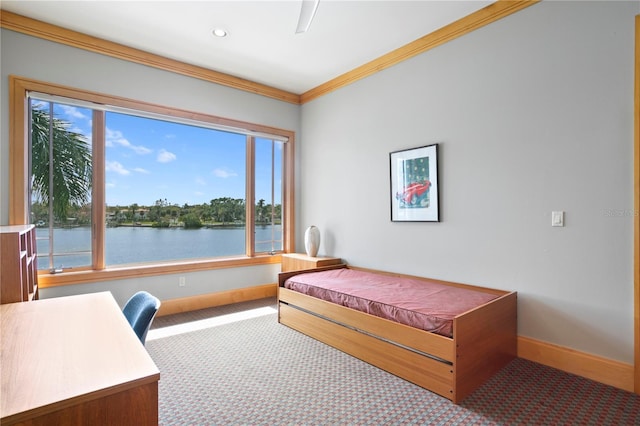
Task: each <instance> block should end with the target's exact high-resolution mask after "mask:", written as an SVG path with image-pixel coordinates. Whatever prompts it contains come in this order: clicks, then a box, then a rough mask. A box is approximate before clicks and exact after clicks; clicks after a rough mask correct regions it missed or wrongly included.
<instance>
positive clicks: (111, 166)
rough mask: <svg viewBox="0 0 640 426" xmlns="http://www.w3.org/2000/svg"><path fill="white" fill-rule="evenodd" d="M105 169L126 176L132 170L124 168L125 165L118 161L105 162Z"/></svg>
mask: <svg viewBox="0 0 640 426" xmlns="http://www.w3.org/2000/svg"><path fill="white" fill-rule="evenodd" d="M105 170H106V171H108V172H114V173H118V174H119V175H123V176H126V175H128V174H130V173H131V172H130V171H129V170H127V169H125V168H124V166H123V165H122V164H120V163H118V162H117V161H107V162H106V163H105Z"/></svg>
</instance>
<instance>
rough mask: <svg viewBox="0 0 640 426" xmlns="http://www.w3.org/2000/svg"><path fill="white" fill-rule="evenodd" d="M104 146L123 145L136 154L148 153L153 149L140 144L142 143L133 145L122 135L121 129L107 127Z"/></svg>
mask: <svg viewBox="0 0 640 426" xmlns="http://www.w3.org/2000/svg"><path fill="white" fill-rule="evenodd" d="M105 144H106V146H111V147H112V146H116V145H119V146H123V147H125V148H128V149H130V150H132V151H133V152H135V153H136V154H140V155H145V154H150V153H151V152H153V150H151V149H149V148H147V147H145V146H142V145H133V144H131V142H129V140H128V139H127V138H125V137H124V135H123V134H122V132H121V131H119V130H111V129H109V128H108V127H107V132H106V141H105Z"/></svg>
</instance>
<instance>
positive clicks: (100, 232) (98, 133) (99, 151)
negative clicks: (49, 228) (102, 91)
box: [91, 110, 106, 270]
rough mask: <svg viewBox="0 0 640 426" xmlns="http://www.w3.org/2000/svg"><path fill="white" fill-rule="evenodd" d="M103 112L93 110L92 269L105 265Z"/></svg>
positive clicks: (104, 131)
mask: <svg viewBox="0 0 640 426" xmlns="http://www.w3.org/2000/svg"><path fill="white" fill-rule="evenodd" d="M105 133H106V125H105V112H104V111H101V110H93V123H92V126H91V134H92V138H91V139H92V141H91V145H92V156H91V158H92V163H93V165H92V177H91V226H92V228H91V252H92V259H91V264H92V265H93V269H97V270H102V269H105V267H106V260H105V232H106V231H105V228H106V225H105V217H106V208H105V185H104V183H105V138H106V137H105Z"/></svg>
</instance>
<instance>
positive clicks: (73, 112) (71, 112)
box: [57, 104, 89, 119]
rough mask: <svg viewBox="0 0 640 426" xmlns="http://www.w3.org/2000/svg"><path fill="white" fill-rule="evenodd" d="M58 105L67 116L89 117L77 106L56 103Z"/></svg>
mask: <svg viewBox="0 0 640 426" xmlns="http://www.w3.org/2000/svg"><path fill="white" fill-rule="evenodd" d="M57 105H58V107H59V108H60V109H61V110H62V112H63V113H64V115H66V116H68V117H73V118H82V119H88V118H89V117H87V116H86V115H84V114H83V113H82V112H80V111H79V110H78V108H76V107H74V106H71V105H63V104H57Z"/></svg>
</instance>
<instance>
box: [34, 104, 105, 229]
mask: <svg viewBox="0 0 640 426" xmlns="http://www.w3.org/2000/svg"><path fill="white" fill-rule="evenodd" d="M50 124H51V126H52V129H53V156H52V159H53V188H49V125H50ZM70 127H71V124H70V123H68V122H66V121H63V120H60V119H58V118H55V117H52V121H51V122H50V117H49V113H48V112H47V111H45V110H42V109H37V108H32V110H31V132H32V134H31V174H32V189H31V191H32V194H33V197H34V198H36V199H39V200H40V201H42V202H43V203H45V204H48V203H49V194H51V195H52V196H53V214H54V216H55V217H56V218H57V219H58V220H62V221H66V218H67V212H68V210H69V207H70V206H72V205H75V206H82V205H83V204H85V203H87V202H88V201H89V200H90V199H91V174H92V164H91V148H90V145H89V142H88V141H87V140H86V138H85V137H84V135H82V134H80V133H76V132H73V131H71V130H69V128H70ZM50 190H51V191H50Z"/></svg>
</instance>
